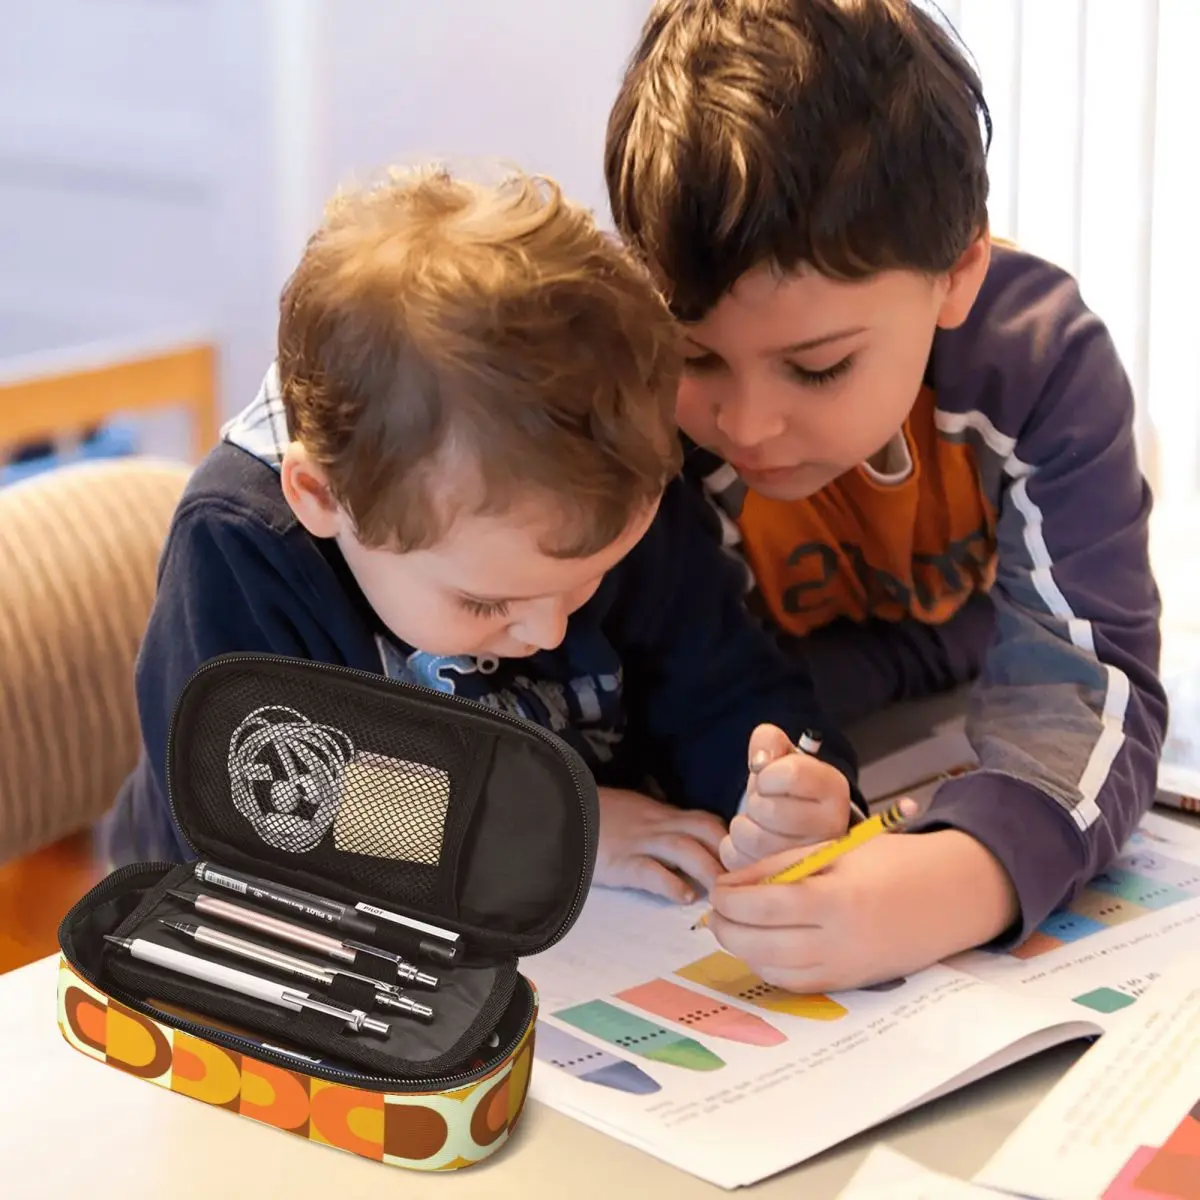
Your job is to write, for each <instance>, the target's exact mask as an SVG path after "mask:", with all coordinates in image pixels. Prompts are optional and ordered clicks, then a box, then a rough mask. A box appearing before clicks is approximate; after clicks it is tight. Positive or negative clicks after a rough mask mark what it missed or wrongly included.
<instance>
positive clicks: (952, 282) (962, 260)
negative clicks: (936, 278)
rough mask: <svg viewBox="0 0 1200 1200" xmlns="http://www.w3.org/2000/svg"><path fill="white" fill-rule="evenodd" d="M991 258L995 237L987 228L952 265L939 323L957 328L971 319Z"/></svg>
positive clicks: (944, 327) (943, 326)
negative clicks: (972, 309) (968, 318)
mask: <svg viewBox="0 0 1200 1200" xmlns="http://www.w3.org/2000/svg"><path fill="white" fill-rule="evenodd" d="M991 261H992V239H991V236H990V235H989V233H988V231H987V230H986V229H985V230H983V232H982V233H980V234H979V236H978V237H977V238H976V239H975V240H974V241H973V242H972V243H971V244H970V245H969V246H968V247H967V248H966V249H965V250H964V251H963V252H962V254H961V255H960V256H959V259H958V262H956V263H955V264H954V266H952V267H951V268H950V271H949V274H948V275H947V279H948V280H949V287H948V288H947V290H946V294H945V296H943V297H942V305H941V308H939V309H938V318H937V323H938V325H939V326H940V327H941V328H942V329H955V328H957V327H958V326H959V325H961V324H962V323H963V322H964V321H965V320H966V319H967V317H968V315H969V314H970V312H971V308H972V306H973V305H974V304H975V297H976V296H978V295H979V289H980V288H981V287H983V281H984V279H985V278H986V277H987V271H988V264H989V263H990V262H991Z"/></svg>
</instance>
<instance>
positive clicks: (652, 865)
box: [594, 787, 725, 904]
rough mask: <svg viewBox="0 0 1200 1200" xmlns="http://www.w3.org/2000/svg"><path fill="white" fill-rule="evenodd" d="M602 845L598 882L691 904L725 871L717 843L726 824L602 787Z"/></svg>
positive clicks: (600, 792)
mask: <svg viewBox="0 0 1200 1200" xmlns="http://www.w3.org/2000/svg"><path fill="white" fill-rule="evenodd" d="M599 794H600V848H599V853H598V855H597V858H596V871H595V876H594V878H595V881H596V883H599V884H601V885H603V886H606V887H629V888H640V889H641V890H642V891H645V892H653V893H654V894H655V895H657V896H665V897H666V898H667V899H668V900H674V901H676V902H677V903H679V904H691V903H692V901H693V900H695V899H696V889H695V887H694V886H693V885H692V883H689V882H688V881H689V880H693V881H695V883H696V884H699V886H700V887H701V889H702V890H703V891H705V892H707V891H709V890H711V888H712V885H713V881H714V880H715V879H716V877H717V876H718V875H719V874H720V873H721V864H720V862H719V861H718V860H717V847H718V846H719V845H720V844H721V838H722V837H724V835H725V825H724V822H723V821H721V819H720V818H719V817H715V816H713V814H712V813H707V812H696V811H692V810H688V809H682V808H675V807H674V806H673V805H670V804H663V803H662V802H661V801H659V800H652V799H651V798H650V797H649V796H643V795H641V794H640V793H638V792H630V791H626V790H625V789H624V788H604V787H602V788H600V789H599Z"/></svg>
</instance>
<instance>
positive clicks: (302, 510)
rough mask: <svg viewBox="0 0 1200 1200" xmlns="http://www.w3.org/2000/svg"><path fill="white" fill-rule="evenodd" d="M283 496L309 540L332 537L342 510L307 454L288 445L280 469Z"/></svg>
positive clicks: (301, 448)
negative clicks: (308, 535)
mask: <svg viewBox="0 0 1200 1200" xmlns="http://www.w3.org/2000/svg"><path fill="white" fill-rule="evenodd" d="M279 474H280V478H281V480H282V483H283V496H284V499H285V500H286V501H287V502H288V507H289V508H291V510H292V512H293V513H295V515H296V520H297V521H299V522H300V524H301V525H303V526H304V528H305V529H307V530H308V532H309V533H311V534H312V535H313V537H319V538H331V537H336V536H337V534H338V532H339V531H340V529H341V525H342V510H341V508H340V507H339V505H338V503H337V501H336V500H335V499H334V498H333V493H332V492H331V491H330V489H329V480H328V479H327V478H326V475H325V472H324V471H323V470H322V469H321V467H320V465H319V464H318V463H316V462H314V461H313V459H312V457H311V456H310V455H309V453H308V451H307V450H305V448H304V447H303V446H302V445H301V444H300V443H299V442H292V443H290V444H289V446H288V448H287V449H286V450H285V451H284V454H283V463H282V464H281V466H280V472H279Z"/></svg>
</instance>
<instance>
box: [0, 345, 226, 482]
mask: <svg viewBox="0 0 1200 1200" xmlns="http://www.w3.org/2000/svg"><path fill="white" fill-rule="evenodd" d="M161 408H183V409H185V410H186V411H187V412H188V414H189V416H190V418H191V426H192V455H193V458H195V459H197V460H198V459H200V458H202V457H203V456H204V455H205V454H207V453H208V451H209V450H211V449H212V447H213V446H214V445H216V442H217V437H218V432H219V425H220V414H219V407H218V399H217V382H216V351H215V350H214V348H213V347H212V346H211V345H209V344H207V343H205V342H196V341H182V342H178V343H172V342H165V343H146V344H133V343H130V344H121V343H97V344H95V345H90V346H89V345H82V346H78V347H74V348H65V349H62V350H58V351H54V352H51V353H41V354H30V355H22V356H17V357H15V358H5V359H0V450H2V449H3V448H5V447H11V446H16V445H20V444H22V443H25V442H32V441H38V440H40V439H43V438H53V437H56V436H61V435H63V434H66V433H70V432H73V431H80V430H86V429H90V428H92V427H94V426H96V425H100V424H102V423H103V422H104V421H106V420H108V419H109V418H110V417H112V416H113V415H114V414H116V413H138V412H146V411H149V410H151V409H161Z"/></svg>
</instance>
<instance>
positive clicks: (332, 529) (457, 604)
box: [282, 442, 658, 658]
mask: <svg viewBox="0 0 1200 1200" xmlns="http://www.w3.org/2000/svg"><path fill="white" fill-rule="evenodd" d="M282 482H283V491H284V495H285V496H286V498H287V501H288V504H289V505H290V506H291V508H292V511H293V512H294V513H295V514H296V517H297V519H298V520H299V521H300V523H301V524H302V525H303V526H304V527H305V528H306V529H307V530H308V531H309V533H311V534H312V535H313V536H314V537H322V538H327V537H331V538H334V539H335V540H336V541H337V544H338V546H339V548H340V549H341V552H342V555H343V557H344V558H345V560H346V565H347V566H348V567H349V568H350V571H351V573H352V574H353V575H354V578H355V580H356V582H357V583H358V586H359V587H360V588H361V589H362V592H363V595H364V596H365V597H366V599H367V602H368V603H369V604H370V605H371V607H372V608H373V609H374V610H375V613H376V614H377V615H378V617H379V619H380V620H381V621H382V622H383V623H384V624H385V625H386V626H387V627H388V629H390V630H391V631H392V633H394V634H395V635H396V637H397V638H399V639H400V640H401V641H402V642H405V643H407V644H408V645H409V646H412V647H413V648H414V649H417V650H423V651H425V652H426V653H427V654H435V655H447V656H450V655H458V654H467V655H473V656H477V657H485V656H493V657H496V658H522V657H525V656H526V655H530V654H534V653H536V652H537V651H539V650H552V649H553V648H554V647H556V646H557V645H559V643H560V642H561V641H562V640H563V637H564V635H565V634H566V629H567V618H568V617H569V616H570V615H571V614H572V613H573V612H574V611H575V610H576V609H577V608H581V607H582V606H583V605H584V604H586V603H587V601H588V600H589V599H590V598H591V597H592V595H593V594H594V593H595V591H596V589H597V588H598V587H599V586H600V581H601V580H602V579H603V578H604V575H605V573H606V572H608V571H611V570H612V569H613V567H615V566H616V565H617V563H619V562H620V561H621V560H622V559H623V558H624V557H625V556H626V555H627V554H628V553H629V552H630V551H631V550H632V549H633V548H634V546H636V545H637V543H638V542H639V541H641V539H642V537H643V536H644V535H645V533H646V530H647V529H649V527H650V523H651V522H652V521H653V520H654V515H655V513H656V512H657V511H658V504H657V502H655V503H654V504H653V505H650V506H649V507H647V508H646V509H645V510H644V511H643V512H641V513H639V514H638V515H637V516H636V517H635V518H634V520H632V521H631V522H630V524H629V526H628V527H627V528H626V529H625V531H624V532H623V533H622V534H621V535H620V537H618V538H617V540H616V541H615V542H613V543H611V544H610V545H609V546H607V547H606V548H605V549H604V550H602V551H601V552H600V553H598V554H594V555H591V556H589V557H587V558H554V557H551V556H550V555H547V554H545V553H543V551H542V550H541V548H540V546H541V545H542V544H545V543H548V542H550V541H551V539H552V536H553V534H554V532H555V531H556V527H559V526H561V520H560V514H559V513H557V512H556V511H555V509H554V506H553V505H552V504H550V503H546V502H542V503H541V504H537V503H534V502H533V501H532V500H531V501H529V502H527V503H525V504H523V505H518V506H517V507H515V508H514V509H512V510H511V511H509V512H505V513H499V514H491V515H470V514H467V513H464V514H461V515H459V516H458V517H457V518H456V519H455V520H454V522H453V524H452V525H451V526H450V528H449V530H448V531H447V533H446V535H445V536H444V537H443V538H442V539H441V541H439V542H438V543H437V544H436V545H433V546H429V547H427V548H425V549H422V550H411V551H408V552H406V553H403V554H401V553H397V552H396V551H394V550H389V549H378V548H375V547H371V546H365V545H363V544H362V542H360V541H359V540H358V538H357V537H356V535H355V533H354V527H353V522H352V521H351V520H350V518H349V516H348V514H346V513H345V511H344V510H342V509H341V508H340V507H339V506H338V505H337V504H336V503H335V502H334V501H333V499H332V498H331V496H330V492H329V487H328V484H327V482H326V480H325V476H324V472H323V471H322V470H321V468H320V467H319V466H317V465H316V464H315V463H313V461H312V460H311V459H310V458H309V456H308V454H307V452H306V451H305V449H304V447H303V446H301V445H300V444H299V443H296V442H293V443H292V445H291V446H289V447H288V450H287V453H286V454H285V455H284V460H283V470H282Z"/></svg>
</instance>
